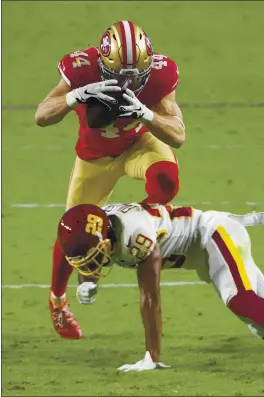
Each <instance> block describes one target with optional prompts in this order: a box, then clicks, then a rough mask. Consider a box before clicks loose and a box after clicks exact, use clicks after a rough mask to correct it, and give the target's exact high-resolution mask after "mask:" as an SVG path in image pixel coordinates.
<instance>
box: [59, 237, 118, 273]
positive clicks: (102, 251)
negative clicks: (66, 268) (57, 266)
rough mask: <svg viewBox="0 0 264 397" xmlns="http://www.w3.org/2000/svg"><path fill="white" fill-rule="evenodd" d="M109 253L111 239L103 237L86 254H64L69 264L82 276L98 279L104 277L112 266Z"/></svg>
mask: <svg viewBox="0 0 264 397" xmlns="http://www.w3.org/2000/svg"><path fill="white" fill-rule="evenodd" d="M110 255H111V240H110V239H105V240H101V241H99V243H98V244H97V246H96V247H93V248H91V249H89V250H88V251H87V253H86V255H79V256H74V257H68V256H66V259H67V261H68V263H69V265H71V266H72V267H74V268H75V269H76V270H77V271H78V272H79V273H80V274H82V275H83V276H87V277H92V278H96V279H99V278H100V276H105V277H106V276H107V275H108V273H109V272H110V270H111V268H112V264H111V256H110ZM106 267H107V270H106V272H104V274H103V272H102V270H103V269H105V268H106Z"/></svg>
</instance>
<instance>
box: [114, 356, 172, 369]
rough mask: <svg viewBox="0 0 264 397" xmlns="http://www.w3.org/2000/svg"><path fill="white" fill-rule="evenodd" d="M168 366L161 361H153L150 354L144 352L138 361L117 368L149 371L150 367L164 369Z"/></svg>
mask: <svg viewBox="0 0 264 397" xmlns="http://www.w3.org/2000/svg"><path fill="white" fill-rule="evenodd" d="M166 368H170V365H165V364H163V363H160V362H158V363H154V362H153V361H152V358H151V355H150V353H149V352H146V354H145V357H144V358H143V360H140V361H138V362H137V363H136V364H124V365H122V366H121V367H119V368H117V369H118V371H122V372H128V371H137V372H140V371H150V370H151V369H166Z"/></svg>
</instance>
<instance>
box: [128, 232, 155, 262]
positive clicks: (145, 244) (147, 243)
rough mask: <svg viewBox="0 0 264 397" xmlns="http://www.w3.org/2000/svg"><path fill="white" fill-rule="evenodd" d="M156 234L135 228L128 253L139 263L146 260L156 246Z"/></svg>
mask: <svg viewBox="0 0 264 397" xmlns="http://www.w3.org/2000/svg"><path fill="white" fill-rule="evenodd" d="M156 240H157V238H156V232H155V230H154V229H153V230H152V229H151V228H150V229H149V228H148V229H147V228H146V227H144V226H142V227H137V229H135V231H134V232H133V234H132V235H131V240H130V253H131V255H132V256H133V257H134V258H136V259H138V261H139V262H141V261H143V260H144V259H146V258H147V257H148V256H149V255H150V254H151V252H152V251H153V250H154V248H155V245H156Z"/></svg>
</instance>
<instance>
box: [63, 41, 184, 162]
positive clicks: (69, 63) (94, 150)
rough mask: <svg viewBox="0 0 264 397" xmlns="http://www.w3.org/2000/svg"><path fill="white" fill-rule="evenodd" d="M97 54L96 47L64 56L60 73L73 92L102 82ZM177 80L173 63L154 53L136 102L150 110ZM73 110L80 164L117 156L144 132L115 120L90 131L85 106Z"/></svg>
mask: <svg viewBox="0 0 264 397" xmlns="http://www.w3.org/2000/svg"><path fill="white" fill-rule="evenodd" d="M98 54H99V52H98V49H97V48H96V47H90V48H88V49H86V50H83V51H77V52H74V53H72V54H68V55H65V57H64V58H63V59H62V60H61V61H60V63H59V66H58V70H59V73H60V74H61V76H62V77H63V78H64V80H65V82H66V83H67V84H68V85H69V86H70V87H71V88H72V89H75V88H78V87H83V86H84V85H86V84H91V83H96V82H98V81H101V80H102V79H101V75H100V70H99V66H98V63H97V61H98ZM178 77H179V72H178V67H177V65H176V63H175V62H174V61H172V60H171V59H170V58H167V57H166V56H164V55H160V54H156V53H154V54H153V67H152V69H151V72H150V77H149V79H148V81H147V84H146V85H145V87H144V88H143V89H142V91H141V92H140V94H139V95H138V99H139V100H140V101H141V102H142V103H144V104H145V105H146V106H147V107H148V108H150V109H151V108H152V107H153V106H154V105H156V104H158V103H159V102H160V100H161V99H162V98H163V97H164V96H166V95H168V94H169V93H170V92H172V91H173V90H174V89H175V88H176V86H177V84H178ZM74 110H75V111H76V113H77V116H78V118H79V123H80V126H79V137H78V140H77V143H76V146H75V149H76V153H77V155H78V157H80V158H81V159H82V160H92V159H96V158H101V157H107V156H110V157H116V156H119V155H120V154H121V153H122V152H123V151H124V150H126V149H128V148H129V147H131V145H132V144H133V143H134V142H135V140H136V139H137V138H138V137H139V136H140V135H141V134H143V133H144V132H146V131H147V128H146V127H145V126H143V124H142V123H141V122H140V121H138V120H134V119H132V118H127V119H117V120H116V121H115V122H114V123H112V124H111V125H110V126H107V127H105V128H101V129H95V128H90V127H89V126H88V125H87V122H86V105H85V104H79V105H77V106H76V107H75V109H74Z"/></svg>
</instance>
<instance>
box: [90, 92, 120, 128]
mask: <svg viewBox="0 0 264 397" xmlns="http://www.w3.org/2000/svg"><path fill="white" fill-rule="evenodd" d="M123 92H124V90H123V89H122V91H120V92H109V93H107V94H108V95H109V96H111V97H113V98H115V99H116V100H117V104H116V105H111V109H109V107H108V106H106V105H105V104H103V103H102V102H100V101H99V100H98V99H97V98H89V99H88V100H87V103H86V121H87V124H88V126H89V127H90V128H104V127H106V126H107V125H109V124H111V123H112V122H113V121H115V120H116V119H117V116H118V113H119V106H120V105H121V104H124V105H127V102H126V101H125V100H124V99H123Z"/></svg>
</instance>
